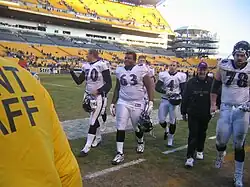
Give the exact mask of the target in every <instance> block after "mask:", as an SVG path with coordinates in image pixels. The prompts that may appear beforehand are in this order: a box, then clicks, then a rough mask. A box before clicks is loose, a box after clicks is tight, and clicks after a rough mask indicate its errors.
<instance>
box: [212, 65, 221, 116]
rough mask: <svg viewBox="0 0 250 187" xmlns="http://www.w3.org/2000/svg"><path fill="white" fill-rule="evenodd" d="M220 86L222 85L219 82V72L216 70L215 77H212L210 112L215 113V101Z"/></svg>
mask: <svg viewBox="0 0 250 187" xmlns="http://www.w3.org/2000/svg"><path fill="white" fill-rule="evenodd" d="M221 85H222V82H221V76H220V71H219V70H217V72H216V74H215V77H214V80H213V84H212V90H211V94H210V99H211V112H215V110H216V109H217V106H216V100H217V96H218V91H219V89H220V87H221Z"/></svg>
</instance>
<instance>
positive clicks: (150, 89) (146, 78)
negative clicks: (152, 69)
mask: <svg viewBox="0 0 250 187" xmlns="http://www.w3.org/2000/svg"><path fill="white" fill-rule="evenodd" d="M143 84H144V86H145V87H146V89H147V93H148V99H149V101H153V100H154V89H153V87H152V85H153V84H154V83H153V81H152V79H151V78H150V77H149V76H148V75H145V76H144V77H143Z"/></svg>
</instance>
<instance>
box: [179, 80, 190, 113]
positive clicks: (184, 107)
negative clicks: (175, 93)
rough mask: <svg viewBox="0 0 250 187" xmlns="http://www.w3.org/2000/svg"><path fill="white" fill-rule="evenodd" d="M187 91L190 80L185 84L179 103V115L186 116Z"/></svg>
mask: <svg viewBox="0 0 250 187" xmlns="http://www.w3.org/2000/svg"><path fill="white" fill-rule="evenodd" d="M189 90H190V80H189V81H188V82H187V84H186V87H185V89H184V92H183V96H182V102H181V114H182V115H185V114H187V107H188V99H189V94H190V93H189Z"/></svg>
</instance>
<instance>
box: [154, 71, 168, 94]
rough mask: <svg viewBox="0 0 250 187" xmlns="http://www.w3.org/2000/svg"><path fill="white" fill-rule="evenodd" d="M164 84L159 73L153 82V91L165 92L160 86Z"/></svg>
mask: <svg viewBox="0 0 250 187" xmlns="http://www.w3.org/2000/svg"><path fill="white" fill-rule="evenodd" d="M163 85H164V78H163V75H162V73H159V80H158V81H157V83H156V84H155V91H157V92H159V93H162V94H165V93H166V91H165V90H164V89H163V88H162V87H163Z"/></svg>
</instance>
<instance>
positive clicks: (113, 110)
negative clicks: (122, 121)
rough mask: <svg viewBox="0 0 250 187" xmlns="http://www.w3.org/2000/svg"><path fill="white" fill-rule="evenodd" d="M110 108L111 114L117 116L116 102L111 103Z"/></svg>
mask: <svg viewBox="0 0 250 187" xmlns="http://www.w3.org/2000/svg"><path fill="white" fill-rule="evenodd" d="M109 109H110V114H111V115H112V116H114V117H115V113H116V111H115V104H113V103H112V104H111V105H110V108H109Z"/></svg>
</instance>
